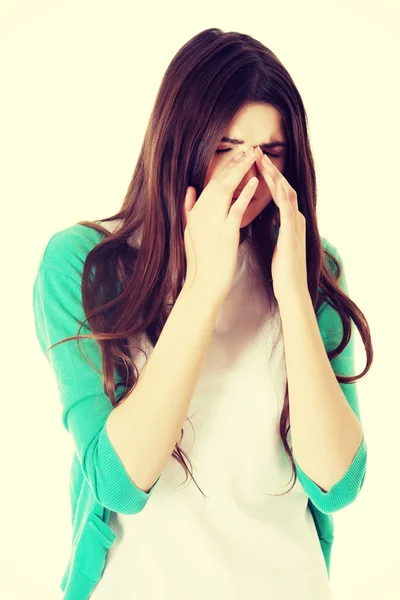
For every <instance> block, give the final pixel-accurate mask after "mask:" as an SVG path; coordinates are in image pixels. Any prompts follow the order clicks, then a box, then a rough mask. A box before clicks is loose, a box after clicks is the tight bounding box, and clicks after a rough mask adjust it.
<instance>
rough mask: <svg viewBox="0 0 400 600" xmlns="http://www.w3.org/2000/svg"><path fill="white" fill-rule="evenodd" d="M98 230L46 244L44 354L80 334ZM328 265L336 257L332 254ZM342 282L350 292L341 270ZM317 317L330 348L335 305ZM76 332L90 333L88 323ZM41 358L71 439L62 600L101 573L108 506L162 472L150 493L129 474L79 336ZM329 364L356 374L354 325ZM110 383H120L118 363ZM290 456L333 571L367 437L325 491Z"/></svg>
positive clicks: (94, 358)
mask: <svg viewBox="0 0 400 600" xmlns="http://www.w3.org/2000/svg"><path fill="white" fill-rule="evenodd" d="M103 237H104V236H103V234H101V233H99V232H97V231H95V230H92V229H90V228H88V227H85V226H83V225H78V224H76V225H73V226H71V227H68V228H67V229H64V230H62V231H58V232H56V233H55V234H54V235H53V236H52V237H51V238H50V240H49V242H48V243H47V245H46V247H45V250H44V252H43V254H42V256H41V259H40V264H39V267H38V271H37V274H36V277H35V280H34V284H33V295H32V300H33V315H34V323H35V331H36V336H37V339H38V341H39V344H40V347H41V349H42V351H43V352H44V353H45V352H46V350H47V349H48V347H49V346H50V345H51V344H54V343H55V342H57V341H59V340H61V339H63V338H65V337H68V336H72V335H76V334H77V333H78V326H79V321H80V320H82V321H83V320H84V319H85V315H84V312H83V307H82V298H81V278H82V269H83V265H84V262H85V258H86V256H87V254H88V252H89V251H90V250H91V249H92V248H93V247H94V246H95V245H97V244H98V243H99V242H100V241H101V240H102V239H103ZM321 240H322V242H323V246H324V247H325V248H328V249H329V250H330V251H331V252H332V253H333V254H334V255H335V256H336V257H337V258H338V259H339V261H340V264H341V266H342V269H343V263H342V259H341V257H340V255H339V253H338V251H337V249H336V248H335V247H334V246H332V245H331V244H329V243H328V242H327V240H326V239H325V238H323V237H321ZM325 257H327V255H325ZM325 260H327V259H325ZM328 264H333V263H332V261H330V260H329V263H328ZM329 268H330V267H329ZM339 285H340V287H341V289H343V290H344V291H345V292H346V294H348V289H347V283H346V276H345V273H344V271H343V276H342V278H341V281H340V282H339ZM317 321H318V325H319V329H320V333H321V337H322V340H323V342H324V345H325V348H326V349H327V350H331V349H333V348H334V347H335V346H337V343H338V341H339V340H340V339H341V333H342V325H341V321H340V319H339V316H338V314H337V312H336V311H334V310H333V309H332V307H330V306H329V305H328V304H327V303H326V302H324V303H323V304H322V306H321V307H320V310H319V311H318V313H317ZM80 333H81V334H82V335H84V334H85V333H91V332H90V330H89V328H88V326H87V323H85V325H84V327H82V330H81V332H80ZM80 347H81V350H82V351H83V353H84V354H86V353H87V354H88V355H89V358H90V361H91V362H92V363H93V364H94V365H95V367H96V369H98V370H99V372H100V373H101V372H102V361H101V352H100V348H99V346H98V345H97V342H95V341H93V340H89V339H84V340H81V341H80ZM46 359H47V360H48V362H49V364H50V365H51V367H52V370H53V372H54V375H55V377H56V382H57V387H58V391H59V397H60V400H61V407H62V412H61V419H62V424H63V426H64V428H65V430H66V431H68V432H69V433H70V434H71V436H72V440H73V444H74V453H73V459H72V465H71V472H70V488H69V489H70V502H71V526H72V545H71V549H70V555H69V560H68V564H67V566H66V569H65V572H64V574H63V576H62V580H61V583H60V587H61V590H63V591H64V592H65V595H64V599H65V600H86V599H87V598H88V597H89V595H90V592H91V591H92V589H93V587H94V586H95V584H96V583H97V582H98V581H99V580H100V578H101V576H102V573H103V569H104V565H105V558H106V554H107V551H108V549H109V548H111V546H112V545H113V543H114V541H115V537H116V536H115V534H114V532H113V531H112V529H111V527H110V526H109V525H108V519H109V515H110V511H115V512H119V513H124V514H132V515H133V514H136V513H138V512H140V511H141V510H143V509H144V507H145V506H146V503H147V502H148V500H149V498H150V496H151V494H152V492H153V490H154V488H155V486H156V485H157V483H158V481H159V479H160V477H161V475H160V477H159V478H158V479H157V481H156V482H155V483H154V485H153V487H152V488H151V489H150V490H149V491H148V492H144V491H143V490H141V489H139V488H138V487H136V486H135V484H134V483H133V482H132V481H131V479H130V477H129V476H128V474H127V472H126V470H125V468H124V466H123V464H122V462H121V460H120V458H119V456H118V454H117V453H116V451H115V450H114V447H113V446H112V444H111V442H110V440H109V438H108V435H107V431H106V426H105V425H106V420H107V417H108V415H109V414H110V413H111V411H112V410H113V408H112V405H111V402H110V399H109V398H108V396H107V395H106V394H105V392H104V389H103V383H102V378H101V377H100V375H99V374H98V373H97V372H96V371H95V370H94V369H93V368H92V367H91V366H90V365H89V364H88V363H87V362H86V361H85V360H84V359H83V358H82V356H81V354H80V352H79V348H78V346H77V343H76V340H74V341H72V342H71V341H69V342H65V343H63V344H60V345H59V346H56V347H55V348H53V349H52V350H50V351H49V353H48V354H47V355H46ZM331 365H332V368H333V370H334V371H335V373H340V374H344V375H354V374H355V371H354V329H353V331H352V336H351V339H350V342H349V344H348V345H347V346H346V348H345V349H344V350H343V352H342V353H341V354H340V356H338V357H337V358H335V359H333V360H332V361H331ZM115 383H121V384H122V381H121V378H120V376H119V374H118V373H117V371H116V370H115ZM121 387H122V389H123V386H121ZM340 387H341V389H342V390H343V392H344V394H345V396H346V398H347V401H348V402H349V405H350V407H351V408H352V410H353V412H354V413H355V415H356V416H357V418H358V420H359V421H360V423H361V419H360V412H359V406H358V397H357V388H356V384H340ZM294 462H295V466H296V471H297V476H298V479H299V481H300V483H301V484H302V486H303V488H304V490H305V492H306V494H307V496H308V498H309V500H308V504H309V507H310V510H311V512H312V515H313V518H314V522H315V526H316V529H317V533H318V538H319V541H320V545H321V549H322V552H323V556H324V559H325V563H326V568H327V572H328V576H329V577H330V558H331V549H332V543H333V539H334V523H333V517H332V513H334V512H336V511H338V510H341V509H342V508H344V507H346V506H348V505H349V504H350V503H351V502H353V501H354V500H355V499H356V497H357V495H358V494H359V492H360V490H361V488H362V486H363V483H364V478H365V472H366V463H367V446H366V443H365V439H364V436H363V439H362V442H361V445H360V447H359V449H358V451H357V453H356V455H355V456H354V458H353V461H352V463H351V464H350V465H349V468H348V470H347V472H346V473H345V475H344V476H343V477H342V479H340V481H338V482H337V483H336V484H335V485H334V486H333V487H332V488H331V489H330V490H329V491H327V492H324V491H322V490H321V488H320V487H319V486H318V485H317V484H316V483H315V482H314V481H312V480H311V479H310V478H309V477H308V476H307V474H306V473H304V472H303V471H302V470H301V468H300V467H299V465H298V464H297V462H296V459H295V457H294Z"/></svg>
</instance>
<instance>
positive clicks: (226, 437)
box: [91, 221, 332, 600]
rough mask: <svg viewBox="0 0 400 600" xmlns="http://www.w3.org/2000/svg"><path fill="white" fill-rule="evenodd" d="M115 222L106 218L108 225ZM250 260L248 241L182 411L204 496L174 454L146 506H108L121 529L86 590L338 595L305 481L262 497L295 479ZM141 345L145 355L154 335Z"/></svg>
mask: <svg viewBox="0 0 400 600" xmlns="http://www.w3.org/2000/svg"><path fill="white" fill-rule="evenodd" d="M117 223H118V222H116V221H111V222H108V223H102V224H103V226H105V227H106V228H107V229H109V230H112V229H113V227H115V224H117ZM137 239H138V238H137ZM137 239H136V244H137ZM140 239H141V237H140ZM254 264H255V263H254V262H252V261H251V256H250V253H249V246H248V243H247V241H246V240H245V241H244V242H242V244H240V246H239V250H238V259H237V266H236V272H235V277H234V281H233V283H232V286H231V289H230V292H229V294H228V296H227V297H226V300H225V302H224V303H223V305H222V306H221V310H220V313H219V316H218V319H217V321H216V324H215V328H214V331H213V334H212V339H211V341H210V344H209V347H208V349H207V351H206V354H205V357H204V362H203V364H202V368H201V371H200V375H199V378H198V380H197V383H196V386H195V389H194V393H193V397H192V400H191V404H190V407H189V410H188V413H187V416H188V417H189V419H190V421H191V423H192V426H193V428H194V430H195V437H194V435H193V428H192V426H191V425H190V422H189V421H188V420H186V421H185V422H184V425H183V426H184V436H183V439H182V441H181V443H180V447H181V448H183V450H185V452H186V453H187V454H188V456H189V457H190V460H191V463H192V466H193V474H194V477H195V479H196V481H197V483H198V485H199V487H200V488H201V489H202V491H203V492H204V494H205V495H206V496H208V499H207V498H203V496H202V494H201V493H200V491H199V490H198V488H197V487H196V485H195V484H194V483H193V481H192V480H191V478H190V476H189V478H188V480H187V482H186V483H184V481H185V472H184V470H183V467H182V466H181V465H180V464H179V463H178V462H177V461H176V459H174V458H173V457H171V458H170V460H169V462H168V463H167V465H166V467H165V469H164V471H163V473H162V475H161V478H160V480H159V481H158V483H157V485H156V487H155V489H154V490H153V493H152V496H151V498H150V499H149V501H148V503H147V504H146V506H145V507H144V509H143V510H142V511H141V512H140V513H138V514H135V515H125V514H119V513H115V512H111V515H110V519H109V525H110V527H111V528H112V530H113V531H114V532H115V533H116V535H117V539H116V540H115V543H114V545H113V546H112V548H111V549H110V550H108V553H107V557H106V564H105V568H104V572H103V575H102V578H101V580H100V581H99V582H98V583H97V585H96V586H95V588H94V590H93V592H92V595H91V600H110V598H113V600H128V599H132V600H136V599H137V600H188V599H189V598H190V600H204V599H205V598H207V599H209V600H225V599H226V600H228V599H229V600H243V599H244V598H246V599H247V598H255V599H258V598H271V599H272V598H273V599H274V600H275V599H278V598H279V600H293V599H294V598H296V600H331V598H332V596H331V592H330V587H329V579H328V574H327V570H326V566H325V561H324V558H323V554H322V550H321V546H320V542H319V540H318V535H317V531H316V529H315V524H314V520H313V517H312V514H311V512H310V509H309V508H308V506H307V502H308V497H307V495H306V494H305V492H304V490H303V488H302V486H301V484H300V482H299V480H297V481H296V485H295V486H294V488H293V489H292V490H291V491H290V492H289V493H287V494H285V495H282V496H276V497H274V496H267V495H266V494H267V493H269V494H278V493H282V492H284V491H287V490H288V489H289V488H290V487H291V485H292V483H293V480H290V481H289V479H290V476H291V469H292V467H291V463H290V461H289V458H288V456H287V454H286V452H285V449H284V447H283V444H282V441H281V438H280V435H279V417H280V414H281V411H282V407H283V400H284V392H285V385H286V367H285V355H284V345H283V337H282V331H281V328H280V325H281V321H280V314H279V309H278V307H277V306H276V305H274V307H272V309H271V308H270V307H269V306H268V304H267V301H266V300H265V299H264V297H262V296H261V294H260V292H259V288H260V286H259V284H258V285H257V281H256V279H255V277H254V276H253V275H254V272H255V271H254V270H252V269H251V265H254ZM275 338H276V340H277V344H276V347H275V351H274V355H273V357H272V358H270V354H271V351H272V348H273V345H274V341H275ZM141 343H142V344H143V343H144V344H145V351H146V353H147V355H148V356H150V354H151V350H152V348H151V346H150V344H149V343H146V340H143V338H142V340H141ZM132 345H133V344H132ZM131 354H132V358H133V359H134V360H135V362H136V365H137V367H138V369H139V372H140V371H141V370H142V368H143V366H144V363H145V360H146V359H145V357H144V355H143V353H141V352H138V351H137V350H135V349H134V348H132V349H131ZM289 445H290V446H291V443H290V433H289ZM179 485H181V487H179V488H178V486H179Z"/></svg>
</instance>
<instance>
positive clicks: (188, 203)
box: [182, 185, 196, 231]
mask: <svg viewBox="0 0 400 600" xmlns="http://www.w3.org/2000/svg"><path fill="white" fill-rule="evenodd" d="M195 204H196V189H195V188H194V187H193V186H192V185H190V186H189V187H188V189H187V190H186V196H185V199H184V201H183V206H182V223H183V231H185V229H186V225H187V214H188V213H189V212H190V211H191V210H192V208H193V206H194V205H195Z"/></svg>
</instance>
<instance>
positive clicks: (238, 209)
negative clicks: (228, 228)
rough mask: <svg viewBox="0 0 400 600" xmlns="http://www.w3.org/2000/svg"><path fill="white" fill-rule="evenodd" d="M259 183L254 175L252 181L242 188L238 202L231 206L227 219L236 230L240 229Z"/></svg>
mask: <svg viewBox="0 0 400 600" xmlns="http://www.w3.org/2000/svg"><path fill="white" fill-rule="evenodd" d="M258 183H259V180H258V179H257V177H252V178H251V179H250V181H248V182H247V185H246V186H245V188H244V189H243V190H242V192H241V194H240V195H239V197H238V199H237V200H236V202H234V203H233V204H232V206H231V207H230V210H229V214H228V217H227V221H229V222H230V223H232V225H233V226H234V228H235V231H237V230H238V229H239V226H240V223H241V221H242V217H243V214H244V212H245V210H246V208H247V207H248V205H249V204H250V201H251V199H252V197H253V196H254V193H255V191H256V189H257V186H258Z"/></svg>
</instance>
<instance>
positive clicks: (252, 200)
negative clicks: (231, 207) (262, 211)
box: [231, 196, 257, 204]
mask: <svg viewBox="0 0 400 600" xmlns="http://www.w3.org/2000/svg"><path fill="white" fill-rule="evenodd" d="M238 198H239V196H232V202H231V204H233V203H234V202H236V200H237V199H238ZM254 200H257V198H256V196H253V197H252V199H251V200H250V202H249V204H251V203H252V202H254Z"/></svg>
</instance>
